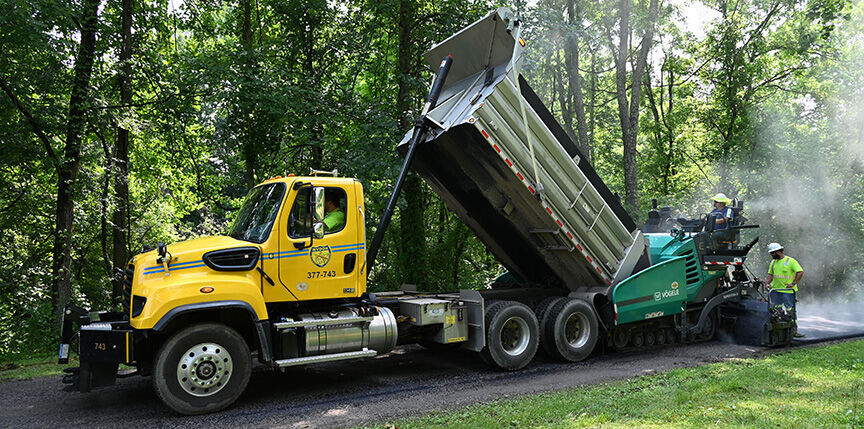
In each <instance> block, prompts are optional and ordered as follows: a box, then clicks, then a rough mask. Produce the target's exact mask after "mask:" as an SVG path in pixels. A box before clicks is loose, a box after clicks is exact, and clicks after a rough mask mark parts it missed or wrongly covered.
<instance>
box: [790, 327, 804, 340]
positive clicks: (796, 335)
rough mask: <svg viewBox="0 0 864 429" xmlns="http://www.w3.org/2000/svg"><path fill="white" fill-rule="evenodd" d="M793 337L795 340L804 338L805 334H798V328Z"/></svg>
mask: <svg viewBox="0 0 864 429" xmlns="http://www.w3.org/2000/svg"><path fill="white" fill-rule="evenodd" d="M792 336H793V337H795V338H804V334H801V333H799V332H798V328H795V329H793V330H792Z"/></svg>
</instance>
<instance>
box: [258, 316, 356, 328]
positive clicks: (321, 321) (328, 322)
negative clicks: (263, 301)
mask: <svg viewBox="0 0 864 429" xmlns="http://www.w3.org/2000/svg"><path fill="white" fill-rule="evenodd" d="M371 321H372V317H371V316H370V317H341V318H338V319H316V320H299V321H294V320H292V321H290V322H278V323H274V324H273V327H274V328H276V329H288V328H302V327H304V326H322V325H342V324H346V323H360V322H371Z"/></svg>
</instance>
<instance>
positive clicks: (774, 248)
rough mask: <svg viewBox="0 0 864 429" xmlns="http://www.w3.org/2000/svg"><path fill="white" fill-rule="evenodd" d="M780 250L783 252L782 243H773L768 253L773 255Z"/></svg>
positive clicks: (769, 246)
mask: <svg viewBox="0 0 864 429" xmlns="http://www.w3.org/2000/svg"><path fill="white" fill-rule="evenodd" d="M778 250H783V246H781V245H780V243H771V244H769V245H768V253H773V252H776V251H778Z"/></svg>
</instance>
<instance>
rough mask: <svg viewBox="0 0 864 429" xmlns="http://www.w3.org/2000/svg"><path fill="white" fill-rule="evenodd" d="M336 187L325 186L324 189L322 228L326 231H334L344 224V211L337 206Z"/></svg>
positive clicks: (337, 191)
mask: <svg viewBox="0 0 864 429" xmlns="http://www.w3.org/2000/svg"><path fill="white" fill-rule="evenodd" d="M339 194H340V192H339V190H337V189H332V188H327V189H325V190H324V211H325V213H326V214H325V215H324V220H323V221H322V222H324V229H325V230H326V231H327V232H336V231H339V230H340V229H342V227H343V226H345V211H343V210H342V208H341V207H339V196H340V195H339Z"/></svg>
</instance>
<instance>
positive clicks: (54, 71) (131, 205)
mask: <svg viewBox="0 0 864 429" xmlns="http://www.w3.org/2000/svg"><path fill="white" fill-rule="evenodd" d="M0 3H2V10H3V11H4V12H5V13H4V14H2V15H0V29H2V30H0V48H2V49H0V51H2V52H3V55H2V57H0V89H2V94H0V146H2V148H3V153H2V156H0V177H2V182H0V244H2V247H3V248H4V250H5V251H4V256H3V264H0V332H2V334H0V356H8V355H15V354H20V353H29V352H32V351H33V350H48V349H51V348H52V347H53V345H54V344H53V342H54V335H53V332H54V329H55V328H56V316H57V310H58V308H60V306H62V305H63V304H65V303H66V302H69V301H71V302H75V303H78V304H80V305H82V306H84V307H88V308H112V307H113V308H116V307H117V306H118V304H117V298H118V296H119V287H118V285H119V280H118V277H117V273H118V272H119V271H122V269H123V267H124V265H125V263H126V261H127V260H128V259H129V258H130V257H131V256H133V255H134V254H136V253H137V252H138V251H139V250H140V249H141V247H142V245H155V243H157V242H173V241H178V240H183V239H187V238H191V237H195V236H200V235H207V234H220V233H223V232H224V231H225V230H226V228H227V226H228V225H229V223H230V222H231V220H232V219H233V217H234V216H235V215H236V213H237V209H238V208H239V206H240V204H241V202H242V200H243V197H244V195H245V194H246V192H247V191H248V190H249V189H250V188H251V187H252V186H254V185H255V184H257V183H259V182H260V181H262V180H266V179H267V178H269V177H272V176H276V175H285V174H287V173H295V174H303V173H307V172H308V171H309V169H310V168H314V169H322V170H334V169H336V170H338V171H339V173H340V175H343V176H349V177H356V178H358V179H359V180H361V181H362V182H363V184H364V187H365V191H366V202H367V213H368V215H367V226H366V227H367V237H371V236H372V235H373V233H374V228H375V225H377V221H378V219H379V215H380V213H381V211H382V209H383V207H384V205H385V203H386V201H387V196H388V194H389V191H390V189H391V187H392V185H393V183H394V181H395V178H396V173H397V172H398V168H399V166H400V158H399V156H398V155H397V154H396V152H395V146H396V143H397V142H398V141H399V140H401V138H402V137H403V135H404V134H405V133H406V132H407V131H409V128H410V126H411V122H412V120H413V118H414V116H415V115H416V114H417V113H418V112H419V110H420V108H421V107H422V106H421V103H422V101H423V96H424V95H425V93H426V91H427V90H428V88H427V85H428V81H429V78H430V76H431V74H430V72H429V70H427V69H426V68H425V66H424V65H423V64H422V62H421V54H422V53H423V52H424V51H425V50H426V49H427V48H429V47H431V46H432V44H433V43H435V42H438V41H442V40H443V39H445V38H446V37H448V36H449V35H451V34H452V33H454V32H455V31H457V30H458V29H460V28H461V27H463V26H464V25H466V24H468V23H470V22H472V21H474V20H476V19H478V18H479V17H481V16H483V15H484V14H486V13H487V12H489V11H490V10H491V9H493V8H495V7H498V6H500V5H499V4H498V3H496V2H491V1H484V0H445V1H434V2H433V1H426V0H386V1H367V0H357V1H355V0H348V1H343V2H327V1H322V0H254V1H253V0H238V1H234V2H221V1H216V0H185V1H176V0H174V1H171V0H155V1H151V0H137V1H136V0H72V1H57V0H32V1H22V0H0ZM510 6H511V7H512V8H513V9H514V10H516V11H517V12H518V13H519V14H520V16H521V19H522V20H523V21H524V22H525V24H526V29H527V34H526V35H525V39H526V40H527V41H528V49H527V51H526V52H527V55H528V60H527V62H526V64H525V67H524V68H523V73H524V74H525V75H526V78H527V79H528V81H529V82H531V84H532V85H533V87H534V89H535V90H536V91H537V93H538V94H539V95H540V97H541V99H543V101H544V103H546V105H547V106H548V107H549V108H550V110H551V111H552V112H553V114H554V115H555V116H556V118H557V119H558V120H559V122H561V124H562V125H564V128H565V130H566V131H567V132H568V134H569V135H570V137H571V138H572V139H573V140H574V142H576V143H577V144H578V145H579V147H580V149H581V150H582V151H583V152H585V154H586V156H589V157H590V160H591V162H592V164H593V165H594V166H595V168H596V169H597V170H598V172H599V173H600V175H601V176H602V178H603V179H604V180H605V181H606V182H607V183H608V184H609V186H610V188H611V189H612V190H613V191H615V192H618V193H619V194H621V195H622V201H623V202H624V203H625V206H626V207H627V209H628V210H629V211H630V212H631V213H632V214H633V215H634V217H635V218H636V219H637V223H640V222H639V221H638V220H639V219H643V218H644V214H645V213H646V211H647V210H648V208H649V206H650V200H651V199H652V198H656V199H658V200H659V201H660V203H661V204H662V205H670V206H672V207H673V208H674V209H677V210H680V211H681V212H682V213H686V214H688V215H692V216H695V215H698V214H700V213H704V212H706V211H708V209H709V203H708V196H709V195H712V194H714V193H716V192H725V193H726V194H727V195H731V196H733V197H736V198H740V199H743V200H744V201H745V210H746V211H745V214H746V215H747V216H748V217H749V218H750V220H751V222H752V223H759V224H761V225H762V230H761V236H762V237H763V238H762V242H763V243H768V242H771V241H777V242H780V243H783V244H784V245H785V246H786V248H787V253H789V254H791V255H793V256H795V257H797V258H798V259H799V261H801V263H802V265H803V266H804V268H805V271H806V272H807V275H806V276H805V279H806V280H805V284H806V287H804V288H802V293H804V294H805V295H806V294H824V293H826V291H838V292H841V293H847V294H852V293H854V291H856V290H857V291H858V292H860V291H861V288H860V281H857V282H856V279H860V278H861V277H860V276H861V275H862V274H864V272H862V270H861V268H860V261H861V260H862V258H864V164H862V158H864V107H862V106H864V37H862V35H864V2H862V1H860V0H740V1H736V2H729V1H728V0H696V1H694V2H692V3H684V2H679V1H671V0H667V1H663V0H615V1H612V0H602V1H595V2H587V1H583V0H539V1H537V2H530V4H528V3H525V2H524V1H517V2H516V3H515V4H512V5H510ZM694 14H697V15H700V16H702V17H703V20H702V21H703V22H704V26H700V27H698V28H694V27H692V21H693V20H692V19H690V20H688V19H685V16H693V15H694ZM456 61H458V59H456ZM406 191H407V192H405V193H404V195H403V197H402V198H401V199H400V201H399V210H397V212H396V216H395V218H394V222H393V226H392V227H391V229H390V230H388V232H387V235H386V238H385V241H384V247H383V248H382V251H381V253H380V254H379V257H378V260H379V264H378V266H377V268H376V269H375V270H374V271H373V272H372V273H370V276H371V277H370V287H371V288H373V289H375V290H387V289H393V288H397V287H398V286H399V285H400V284H402V283H414V284H417V285H418V286H419V288H421V289H424V290H431V291H444V290H453V289H456V288H465V287H483V286H484V285H486V284H488V283H489V282H490V281H491V280H492V279H494V278H495V277H496V276H498V275H499V274H501V273H502V272H503V268H502V267H501V266H500V264H499V263H498V262H497V261H496V259H495V258H494V257H493V256H492V255H490V254H489V253H488V252H487V251H486V249H485V248H484V247H483V245H482V244H481V243H480V242H479V241H478V240H477V239H476V238H475V237H474V236H473V235H472V233H471V231H470V230H469V229H468V228H467V227H466V226H465V225H464V224H462V223H461V222H460V221H459V219H458V218H457V217H456V216H455V215H454V214H453V213H451V212H450V211H449V210H448V209H447V208H446V207H445V205H444V204H443V203H442V202H441V200H440V199H438V197H437V196H436V195H435V194H434V193H433V192H432V191H431V189H430V188H428V187H427V186H426V185H425V184H424V183H423V181H422V179H420V178H419V177H418V176H416V175H411V176H410V177H409V179H408V181H407V182H406ZM763 249H764V247H757V248H756V249H755V250H754V253H753V256H754V258H753V262H752V263H751V264H750V268H751V269H752V270H753V271H754V273H755V274H756V275H757V276H760V275H764V271H765V269H764V267H763V265H764V258H765V256H766V255H763V254H762V253H764V252H763ZM760 258H762V259H760ZM112 282H113V285H112ZM856 288H857V289H856Z"/></svg>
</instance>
